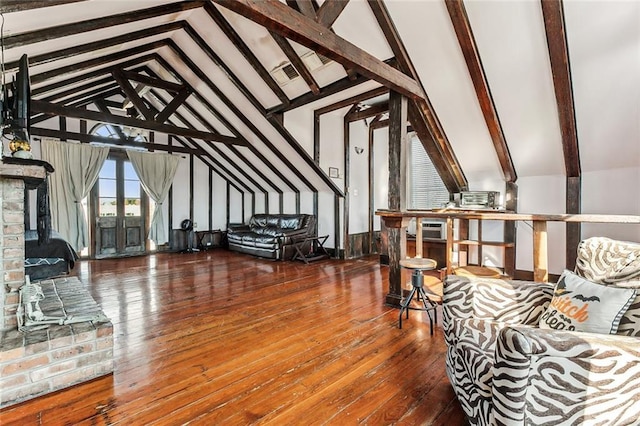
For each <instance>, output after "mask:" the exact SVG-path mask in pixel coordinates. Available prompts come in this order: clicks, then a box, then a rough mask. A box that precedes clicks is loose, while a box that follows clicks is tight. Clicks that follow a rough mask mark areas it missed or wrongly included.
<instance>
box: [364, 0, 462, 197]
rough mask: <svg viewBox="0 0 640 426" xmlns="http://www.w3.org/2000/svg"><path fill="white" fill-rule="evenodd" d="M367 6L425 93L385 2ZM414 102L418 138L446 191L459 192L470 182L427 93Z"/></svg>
mask: <svg viewBox="0 0 640 426" xmlns="http://www.w3.org/2000/svg"><path fill="white" fill-rule="evenodd" d="M368 4H369V7H370V8H371V11H372V12H373V14H374V16H375V17H376V20H377V21H378V25H379V26H380V29H381V30H382V32H383V33H384V35H385V38H386V39H387V42H388V43H389V47H390V48H391V50H392V51H393V54H394V56H395V58H396V60H397V64H398V67H399V69H400V70H402V72H404V73H407V74H408V75H409V76H410V77H411V78H413V79H414V81H415V82H416V85H418V86H419V87H420V89H421V90H422V91H423V93H424V89H423V88H422V84H421V82H420V78H419V76H418V72H417V71H416V69H415V66H414V65H413V62H412V61H411V58H410V57H409V53H408V52H407V49H406V48H405V46H404V43H403V42H402V39H401V38H400V34H399V33H398V30H397V29H396V26H395V24H394V23H393V20H392V19H391V15H390V14H389V11H388V10H387V7H386V6H385V5H384V2H383V1H382V0H370V1H369V2H368ZM411 99H413V102H412V104H413V105H414V106H415V108H409V110H410V111H413V114H411V113H410V115H411V116H412V124H413V125H414V127H415V128H416V129H421V130H422V131H420V132H418V131H417V130H416V132H417V134H418V137H419V138H420V141H421V142H422V145H423V146H424V147H425V150H426V151H427V153H428V154H429V156H430V158H431V161H432V162H433V163H434V166H436V169H437V170H438V172H439V173H440V177H441V178H442V180H443V182H444V183H445V185H447V183H448V185H447V189H448V190H449V192H460V191H462V190H464V189H466V188H467V187H468V183H467V179H466V177H465V176H464V173H463V172H462V168H461V167H460V163H459V162H458V159H457V158H456V156H455V154H454V152H453V149H452V148H451V145H450V144H449V140H448V138H447V135H446V134H445V132H444V129H443V128H442V125H441V123H440V120H439V119H438V116H437V115H436V113H435V109H434V108H433V106H432V105H431V102H430V101H429V98H428V97H427V95H426V93H425V94H424V96H422V97H412V98H411ZM416 120H420V121H422V123H420V124H418V123H414V121H416ZM425 130H426V132H425ZM429 144H437V145H438V146H437V147H427V145H429ZM436 152H437V153H438V155H437V156H432V155H435V154H436ZM445 171H446V172H445ZM443 172H444V173H447V174H449V176H443V175H442V173H443Z"/></svg>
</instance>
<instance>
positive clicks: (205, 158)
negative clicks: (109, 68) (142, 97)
mask: <svg viewBox="0 0 640 426" xmlns="http://www.w3.org/2000/svg"><path fill="white" fill-rule="evenodd" d="M185 88H188V89H191V88H190V87H188V85H187V86H185ZM150 92H151V94H153V96H154V97H155V99H156V100H157V101H158V102H159V103H160V104H161V105H163V106H165V107H166V105H167V102H166V101H165V100H164V99H163V98H162V97H161V96H160V94H159V93H158V91H156V90H153V89H151V90H150ZM149 109H150V110H151V111H152V112H153V113H154V114H158V113H159V112H160V111H159V110H158V109H157V108H156V107H155V106H154V105H153V104H151V103H150V102H149ZM176 118H177V119H178V120H180V121H181V122H182V124H183V125H189V123H188V121H187V120H185V119H184V117H182V116H181V115H179V114H176ZM169 124H171V125H176V124H175V122H173V121H170V122H169ZM211 130H213V133H216V134H218V133H217V132H216V131H215V129H211ZM173 139H175V140H176V141H178V143H180V144H181V145H183V146H185V147H189V146H193V147H195V149H197V150H198V154H197V158H198V159H199V160H200V161H202V163H203V164H205V165H206V166H207V167H209V169H211V170H213V171H214V172H215V173H218V175H220V176H222V174H221V173H220V170H222V171H223V172H224V173H226V174H227V175H228V176H227V177H225V176H222V178H223V179H225V180H226V181H227V182H229V183H230V184H233V181H232V180H230V179H229V176H230V177H231V178H232V179H234V180H235V181H237V182H238V183H239V185H240V186H243V187H244V188H245V190H247V191H250V192H253V191H252V190H251V189H250V188H249V187H248V186H246V185H244V183H243V182H242V181H240V180H239V179H238V178H237V176H236V175H235V174H233V172H231V171H230V170H229V169H227V168H226V167H225V166H224V165H223V164H222V163H220V161H218V160H217V159H216V158H214V157H213V156H212V155H211V153H210V152H209V151H207V150H205V149H204V148H203V147H202V145H200V143H199V142H198V141H196V140H194V139H193V138H189V137H185V138H184V139H183V138H180V137H177V136H173ZM204 143H206V144H207V145H208V146H210V147H211V148H213V149H214V150H217V149H218V148H217V147H216V146H215V144H213V143H211V142H208V141H204ZM241 172H242V170H241ZM234 187H236V186H235V185H234ZM236 189H238V187H236ZM238 190H240V189H238Z"/></svg>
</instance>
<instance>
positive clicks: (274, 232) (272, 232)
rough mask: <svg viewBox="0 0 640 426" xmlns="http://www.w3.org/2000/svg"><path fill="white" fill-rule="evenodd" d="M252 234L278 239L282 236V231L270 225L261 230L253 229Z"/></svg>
mask: <svg viewBox="0 0 640 426" xmlns="http://www.w3.org/2000/svg"><path fill="white" fill-rule="evenodd" d="M253 232H255V233H256V234H257V235H266V236H270V237H279V236H280V235H282V229H280V228H278V227H276V226H271V225H267V226H265V227H263V228H255V229H254V230H253Z"/></svg>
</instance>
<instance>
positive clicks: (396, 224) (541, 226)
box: [376, 209, 640, 304]
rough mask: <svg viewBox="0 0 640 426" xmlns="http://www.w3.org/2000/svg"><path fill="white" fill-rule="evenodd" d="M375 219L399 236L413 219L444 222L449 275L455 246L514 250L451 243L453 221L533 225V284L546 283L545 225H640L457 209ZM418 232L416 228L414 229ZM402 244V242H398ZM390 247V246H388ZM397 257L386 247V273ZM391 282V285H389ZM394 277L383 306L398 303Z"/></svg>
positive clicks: (632, 220)
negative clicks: (563, 223)
mask: <svg viewBox="0 0 640 426" xmlns="http://www.w3.org/2000/svg"><path fill="white" fill-rule="evenodd" d="M376 215H378V216H380V217H381V219H382V220H383V221H384V224H385V226H386V227H387V228H392V229H399V230H400V231H401V232H400V233H401V234H402V233H403V231H404V232H406V227H407V224H408V223H409V221H410V220H411V219H412V218H416V219H426V218H428V219H446V221H447V250H446V251H447V262H446V263H447V265H446V273H447V274H450V273H451V271H452V254H453V249H454V245H455V244H459V245H460V244H463V245H498V244H499V245H501V246H503V247H507V248H512V249H514V250H515V245H514V244H513V243H510V242H504V243H496V242H493V241H486V242H483V241H471V240H467V239H466V237H465V239H460V240H455V239H454V232H453V224H454V221H456V220H457V221H463V222H467V221H469V220H498V221H530V222H532V223H533V278H534V280H535V281H541V282H547V281H548V277H549V270H548V269H549V268H548V256H547V223H548V222H566V223H626V224H636V225H638V224H640V216H637V215H602V214H526V213H513V212H507V211H493V210H488V211H478V210H475V211H471V210H458V209H442V210H406V211H393V210H378V211H376ZM416 228H420V227H416ZM402 241H406V239H404V240H402ZM390 244H391V242H390ZM399 253H406V250H402V249H401V248H400V247H389V267H390V270H395V269H399V262H400V257H399V256H398V254H399ZM392 279H393V281H394V282H392ZM399 279H400V277H399V276H398V275H394V276H392V275H390V276H389V295H388V296H387V299H386V300H387V303H388V304H389V303H390V302H391V303H390V304H394V303H393V301H395V300H398V298H399V296H400V295H399V294H396V289H399V288H400V286H401V283H400V282H395V281H398V280H399Z"/></svg>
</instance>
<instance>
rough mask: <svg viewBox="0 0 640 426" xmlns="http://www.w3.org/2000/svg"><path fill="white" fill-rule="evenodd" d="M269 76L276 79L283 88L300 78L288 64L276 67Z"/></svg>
mask: <svg viewBox="0 0 640 426" xmlns="http://www.w3.org/2000/svg"><path fill="white" fill-rule="evenodd" d="M271 75H272V76H273V78H275V79H276V81H277V82H278V84H279V85H280V86H284V85H285V84H287V83H289V82H290V81H292V80H295V79H296V78H298V77H300V74H298V71H297V70H296V69H295V67H294V66H293V65H291V64H290V63H285V64H283V65H279V66H277V67H276V68H274V69H273V70H272V71H271Z"/></svg>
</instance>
